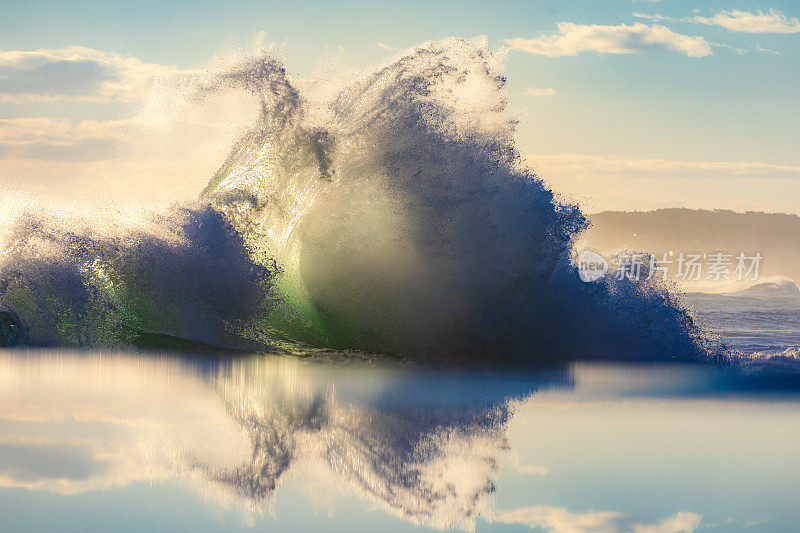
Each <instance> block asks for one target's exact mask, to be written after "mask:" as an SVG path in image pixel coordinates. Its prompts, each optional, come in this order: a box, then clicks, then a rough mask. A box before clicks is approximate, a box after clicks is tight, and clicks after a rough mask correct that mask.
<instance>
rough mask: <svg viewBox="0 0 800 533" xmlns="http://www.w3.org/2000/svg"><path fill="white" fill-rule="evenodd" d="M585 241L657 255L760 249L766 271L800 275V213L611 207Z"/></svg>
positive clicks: (593, 218) (597, 217)
mask: <svg viewBox="0 0 800 533" xmlns="http://www.w3.org/2000/svg"><path fill="white" fill-rule="evenodd" d="M589 218H590V220H591V222H592V227H591V228H590V229H589V230H587V232H586V233H585V235H584V237H583V239H582V241H583V243H584V244H585V245H586V246H587V247H590V248H592V249H595V250H597V251H599V252H601V253H609V252H612V251H616V250H619V249H621V248H626V247H631V248H634V249H637V250H647V251H650V252H653V253H656V254H661V253H664V252H669V251H674V252H675V253H678V252H686V253H690V252H693V253H707V254H708V253H714V252H717V251H722V252H725V253H733V254H738V253H739V252H745V253H748V254H753V253H755V252H760V253H761V255H762V256H763V257H764V259H763V261H762V263H761V274H762V276H776V275H778V276H788V277H790V278H793V279H795V280H800V217H798V216H797V215H786V214H778V213H761V212H746V213H736V212H734V211H726V210H715V211H705V210H697V209H659V210H657V211H634V212H627V211H605V212H602V213H596V214H593V215H590V216H589Z"/></svg>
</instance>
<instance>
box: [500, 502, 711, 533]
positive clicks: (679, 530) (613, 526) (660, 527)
mask: <svg viewBox="0 0 800 533" xmlns="http://www.w3.org/2000/svg"><path fill="white" fill-rule="evenodd" d="M702 519H703V515H699V514H696V513H677V514H675V515H674V516H671V517H669V518H665V519H663V520H660V521H658V522H647V521H642V520H639V519H637V518H635V517H633V516H630V515H626V514H623V513H616V512H608V511H605V512H594V511H590V512H586V513H573V512H570V511H569V510H567V509H565V508H563V507H547V506H536V507H523V508H520V509H514V510H511V511H501V512H499V513H498V515H497V517H496V519H495V520H496V521H497V522H502V523H507V524H525V525H528V526H530V527H532V528H541V529H543V530H545V531H548V532H551V533H691V532H692V531H694V530H695V529H697V528H698V527H699V526H700V522H701V520H702Z"/></svg>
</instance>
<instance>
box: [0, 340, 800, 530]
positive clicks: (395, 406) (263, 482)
mask: <svg viewBox="0 0 800 533" xmlns="http://www.w3.org/2000/svg"><path fill="white" fill-rule="evenodd" d="M798 391H800V387H798V386H797V384H796V382H795V380H794V379H793V378H782V379H777V378H776V379H770V378H764V377H761V378H754V377H747V376H738V375H736V374H734V373H732V372H731V371H725V370H721V369H715V368H709V367H701V366H676V365H648V366H619V365H601V364H594V365H589V364H578V365H572V366H569V367H565V368H563V369H559V370H553V371H549V372H542V373H534V374H524V375H522V374H520V375H508V374H506V375H500V374H497V375H487V374H485V373H484V374H471V373H459V374H454V373H452V372H451V373H437V372H431V371H422V370H418V369H411V368H407V367H399V366H391V367H381V366H375V365H366V364H363V363H361V364H357V365H353V364H347V363H342V362H339V363H324V362H311V361H307V360H302V359H297V358H292V357H264V356H251V357H243V358H236V359H233V360H232V359H230V358H226V359H214V358H202V359H197V358H187V357H167V356H158V357H156V356H142V355H136V354H128V353H114V352H88V353H87V352H68V351H53V350H49V351H28V352H12V351H6V352H0V529H2V530H3V531H21V530H24V531H52V530H65V531H88V530H98V529H100V530H115V531H133V530H142V529H149V530H184V531H218V530H243V531H262V530H266V531H289V530H292V531H415V530H431V529H433V530H437V529H446V528H459V529H464V530H471V529H475V530H478V531H555V532H573V531H637V532H667V531H703V530H708V531H741V530H745V529H747V530H750V531H790V530H796V529H797V528H798V524H800V519H799V518H798V511H797V508H798V507H797V499H798V496H799V495H800V394H797V392H798Z"/></svg>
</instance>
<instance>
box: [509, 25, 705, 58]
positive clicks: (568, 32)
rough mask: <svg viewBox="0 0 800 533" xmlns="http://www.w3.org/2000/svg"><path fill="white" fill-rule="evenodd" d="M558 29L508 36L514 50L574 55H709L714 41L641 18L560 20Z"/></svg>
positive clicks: (549, 55) (542, 53)
mask: <svg viewBox="0 0 800 533" xmlns="http://www.w3.org/2000/svg"><path fill="white" fill-rule="evenodd" d="M557 26H558V33H556V34H551V35H542V36H540V37H536V38H532V39H525V38H515V39H508V40H506V42H507V43H508V44H509V45H510V46H511V48H513V49H515V50H522V51H524V52H528V53H530V54H536V55H543V56H548V57H561V56H574V55H577V54H578V53H579V52H585V51H590V52H597V53H601V54H631V53H634V52H640V51H644V50H649V49H652V48H667V49H669V50H675V51H677V52H681V53H683V54H686V55H687V56H689V57H705V56H710V55H711V54H712V53H713V52H712V50H711V45H710V44H709V43H708V42H706V40H705V38H703V37H702V36H689V35H683V34H680V33H675V32H673V31H672V30H670V29H669V28H667V27H665V26H658V25H654V26H648V25H647V24H643V23H641V22H637V23H634V24H630V25H628V24H619V25H617V26H603V25H598V24H592V25H583V24H575V23H572V22H559V23H558V24H557Z"/></svg>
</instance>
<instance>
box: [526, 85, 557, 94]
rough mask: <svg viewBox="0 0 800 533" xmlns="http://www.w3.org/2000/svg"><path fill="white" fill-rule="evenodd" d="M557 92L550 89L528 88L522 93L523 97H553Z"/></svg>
mask: <svg viewBox="0 0 800 533" xmlns="http://www.w3.org/2000/svg"><path fill="white" fill-rule="evenodd" d="M557 92H558V91H556V90H555V89H553V88H552V87H546V88H545V87H541V88H537V87H528V88H527V89H525V90H524V91H522V94H523V96H554V95H555V94H556V93H557Z"/></svg>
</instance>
